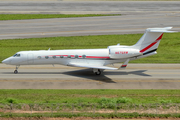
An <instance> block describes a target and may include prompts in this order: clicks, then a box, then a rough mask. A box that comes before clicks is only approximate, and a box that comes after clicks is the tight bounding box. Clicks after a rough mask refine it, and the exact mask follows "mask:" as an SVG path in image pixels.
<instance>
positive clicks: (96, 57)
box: [86, 56, 110, 58]
mask: <svg viewBox="0 0 180 120" xmlns="http://www.w3.org/2000/svg"><path fill="white" fill-rule="evenodd" d="M86 58H110V57H98V56H86Z"/></svg>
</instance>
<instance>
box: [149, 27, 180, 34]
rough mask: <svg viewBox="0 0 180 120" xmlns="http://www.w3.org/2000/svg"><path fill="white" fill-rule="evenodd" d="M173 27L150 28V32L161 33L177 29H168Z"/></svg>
mask: <svg viewBox="0 0 180 120" xmlns="http://www.w3.org/2000/svg"><path fill="white" fill-rule="evenodd" d="M170 29H172V27H165V28H148V29H147V31H148V32H160V33H173V32H177V31H168V30H170Z"/></svg>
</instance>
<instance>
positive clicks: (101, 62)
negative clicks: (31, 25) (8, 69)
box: [2, 27, 174, 75]
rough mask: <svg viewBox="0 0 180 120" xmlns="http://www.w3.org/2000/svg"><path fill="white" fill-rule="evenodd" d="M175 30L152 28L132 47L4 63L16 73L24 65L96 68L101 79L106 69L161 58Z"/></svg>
mask: <svg viewBox="0 0 180 120" xmlns="http://www.w3.org/2000/svg"><path fill="white" fill-rule="evenodd" d="M170 29H172V27H165V28H148V29H146V31H145V33H144V35H143V36H142V37H141V38H140V39H139V41H138V42H137V43H136V44H135V45H132V46H122V45H119V44H117V45H113V46H108V47H107V48H105V49H74V50H50V49H49V50H39V51H20V52H17V53H16V54H15V55H13V56H12V57H9V58H7V59H5V60H3V61H2V63H5V64H10V65H16V69H15V71H14V73H15V74H17V73H18V71H17V69H18V67H19V66H20V65H42V64H62V65H67V66H74V67H86V68H92V70H93V72H94V73H95V74H96V75H100V74H101V72H102V71H103V70H105V69H109V70H117V69H121V68H126V66H127V64H128V62H129V61H130V60H135V59H139V58H144V57H147V56H150V55H154V54H157V52H156V50H157V48H158V45H159V43H160V40H161V38H162V36H163V33H164V32H165V33H172V32H174V31H168V30H170ZM119 62H124V63H123V64H122V66H120V68H113V67H107V66H106V65H108V64H113V63H119Z"/></svg>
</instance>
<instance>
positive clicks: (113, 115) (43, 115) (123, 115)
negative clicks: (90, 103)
mask: <svg viewBox="0 0 180 120" xmlns="http://www.w3.org/2000/svg"><path fill="white" fill-rule="evenodd" d="M0 115H1V117H6V118H11V117H13V118H17V117H25V118H28V117H30V118H31V119H43V118H44V119H47V117H54V119H55V118H58V117H61V118H77V117H80V119H82V118H84V119H90V118H89V117H91V118H93V119H102V118H115V119H117V118H125V119H127V118H130V119H131V118H180V114H179V113H177V114H146V113H145V114H141V113H136V112H134V113H86V112H84V113H65V112H64V113H33V114H28V113H21V114H20V113H1V112H0ZM21 119H23V118H21Z"/></svg>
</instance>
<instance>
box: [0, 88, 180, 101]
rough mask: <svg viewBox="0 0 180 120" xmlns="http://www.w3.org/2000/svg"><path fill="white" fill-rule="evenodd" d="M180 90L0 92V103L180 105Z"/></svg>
mask: <svg viewBox="0 0 180 120" xmlns="http://www.w3.org/2000/svg"><path fill="white" fill-rule="evenodd" d="M179 93H180V90H0V95H1V96H0V103H27V104H29V103H100V104H107V103H108V104H109V103H113V102H114V103H125V104H131V103H133V104H142V103H144V104H147V103H148V104H149V103H180V94H179Z"/></svg>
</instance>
